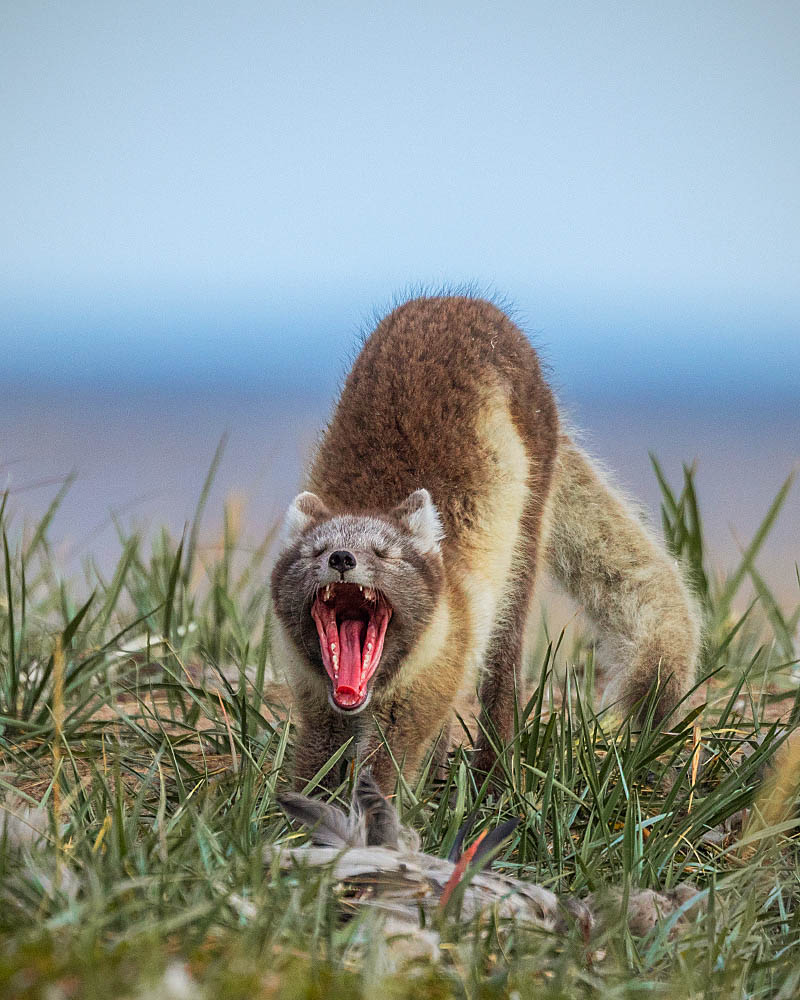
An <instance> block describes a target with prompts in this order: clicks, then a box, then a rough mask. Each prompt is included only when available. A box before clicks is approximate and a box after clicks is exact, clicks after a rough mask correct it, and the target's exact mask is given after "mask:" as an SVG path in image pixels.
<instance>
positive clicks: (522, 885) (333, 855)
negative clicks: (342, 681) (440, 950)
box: [278, 771, 594, 941]
mask: <svg viewBox="0 0 800 1000" xmlns="http://www.w3.org/2000/svg"><path fill="white" fill-rule="evenodd" d="M278 802H279V804H280V806H281V807H282V809H283V810H284V812H285V813H286V814H287V815H288V816H290V817H291V818H292V819H294V820H297V821H298V822H299V823H301V824H303V826H305V827H306V828H307V829H308V830H309V831H310V833H311V843H310V844H308V845H305V846H303V847H290V848H284V849H283V851H282V859H281V860H282V863H283V864H285V865H287V866H288V865H291V864H295V863H296V864H303V865H309V866H312V867H316V866H328V865H329V866H330V867H331V870H332V873H333V877H334V878H335V879H336V880H337V881H339V882H341V883H343V884H344V886H345V887H346V891H347V895H346V902H347V904H348V905H349V906H352V907H359V906H364V905H366V906H370V907H375V908H378V909H380V910H381V911H383V912H384V913H385V914H387V915H388V916H391V917H392V918H393V919H394V921H395V923H396V924H397V922H399V925H402V926H403V927H404V929H405V930H406V931H407V932H411V931H413V930H416V929H418V928H419V923H420V910H422V911H423V912H424V913H425V914H426V915H428V916H433V915H435V914H437V913H442V912H445V911H446V910H447V909H448V907H450V908H456V907H458V911H459V913H460V916H461V918H462V919H464V920H471V919H472V918H474V917H476V916H477V915H478V914H480V913H486V914H489V913H493V914H494V915H496V916H497V917H499V918H500V919H508V918H513V919H514V920H516V921H521V922H524V923H526V924H528V925H530V926H532V927H537V928H541V929H542V930H547V931H553V932H555V933H560V934H566V933H567V932H568V931H569V929H570V928H571V927H572V926H577V928H578V930H579V932H580V934H581V935H582V937H583V938H584V940H586V941H588V939H589V937H590V935H591V931H592V928H593V926H594V918H593V916H592V913H591V911H590V909H589V908H588V907H587V906H586V905H585V904H583V903H582V902H580V901H579V900H577V899H564V898H563V897H562V898H559V897H558V896H556V894H555V893H553V892H551V891H550V890H549V889H545V888H544V887H543V886H540V885H536V884H535V883H532V882H524V881H522V880H521V879H518V878H513V877H512V876H510V875H504V874H501V873H500V872H491V871H487V870H486V868H487V866H488V865H489V864H490V863H491V861H492V859H493V857H494V855H495V851H496V848H498V847H499V846H500V845H501V844H502V843H503V841H504V840H506V839H507V838H508V837H509V836H510V835H511V833H512V832H513V830H514V828H515V827H516V825H517V822H518V821H517V820H511V821H509V822H507V823H504V824H502V825H501V826H499V827H498V828H497V829H495V830H492V831H491V832H488V833H487V832H484V833H483V834H481V835H480V836H479V837H478V838H476V840H475V841H474V842H473V843H472V844H471V845H470V847H469V848H467V849H466V850H463V851H462V844H463V841H464V839H465V836H466V835H467V834H468V832H469V828H470V827H471V825H472V818H469V819H468V820H467V822H466V823H465V824H464V826H462V828H461V830H460V831H459V834H458V836H457V837H456V841H455V843H454V846H453V850H452V851H451V854H450V857H449V858H439V857H436V856H435V855H433V854H426V853H424V852H422V851H420V849H419V837H418V835H417V834H416V832H415V831H413V830H411V829H409V828H408V827H405V826H403V825H402V824H401V823H400V819H399V817H398V815H397V811H396V809H395V808H394V806H393V805H392V804H391V803H390V802H389V801H388V800H387V799H386V798H384V796H383V795H382V793H381V791H380V789H379V788H378V786H377V784H376V782H375V780H374V779H373V777H372V776H371V774H370V773H369V772H368V771H362V772H361V774H360V776H359V778H358V781H357V782H356V785H355V788H354V791H353V799H352V803H351V807H350V812H349V813H347V814H346V813H345V812H344V811H343V810H341V809H339V808H338V806H335V805H332V804H331V803H328V802H322V801H320V800H319V799H312V798H309V797H307V796H305V795H300V794H298V793H294V792H285V793H283V794H282V795H280V796H279V797H278ZM451 901H453V902H451Z"/></svg>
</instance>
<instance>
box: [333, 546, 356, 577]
mask: <svg viewBox="0 0 800 1000" xmlns="http://www.w3.org/2000/svg"><path fill="white" fill-rule="evenodd" d="M355 564H356V557H355V556H354V555H353V553H352V552H348V551H347V549H339V550H338V552H331V554H330V556H329V557H328V565H329V566H330V568H331V569H335V570H336V572H337V573H346V572H347V571H348V570H349V569H352V568H353V567H354V566H355Z"/></svg>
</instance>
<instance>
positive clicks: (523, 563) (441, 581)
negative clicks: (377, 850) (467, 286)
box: [273, 297, 697, 790]
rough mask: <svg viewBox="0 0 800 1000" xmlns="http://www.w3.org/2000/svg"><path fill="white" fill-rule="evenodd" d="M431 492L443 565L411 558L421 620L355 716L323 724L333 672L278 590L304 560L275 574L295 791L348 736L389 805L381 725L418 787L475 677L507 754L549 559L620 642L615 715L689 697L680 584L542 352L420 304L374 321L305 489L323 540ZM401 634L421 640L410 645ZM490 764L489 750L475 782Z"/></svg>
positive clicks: (489, 314) (484, 746) (480, 308)
mask: <svg viewBox="0 0 800 1000" xmlns="http://www.w3.org/2000/svg"><path fill="white" fill-rule="evenodd" d="M421 487H424V488H426V489H427V490H428V491H429V493H430V494H431V496H432V498H433V502H434V504H435V506H436V508H437V510H438V512H439V515H440V518H441V522H442V525H443V528H444V539H443V541H442V543H441V553H440V554H438V552H437V553H436V554H435V556H434V555H432V556H431V557H430V558H426V557H419V556H417V557H416V558H417V559H418V561H419V562H420V566H419V567H417V568H418V570H419V574H420V576H419V580H420V583H419V585H418V586H419V589H420V595H421V596H420V615H417V616H415V614H414V612H413V610H409V611H408V613H406V614H405V616H404V617H403V615H402V609H401V610H400V611H399V612H398V615H397V626H396V629H397V632H396V634H397V636H406V637H407V638H406V639H405V640H404V642H405V646H404V648H402V649H400V648H399V646H398V648H394V649H392V650H391V652H389V638H388V636H389V633H387V647H386V650H387V653H385V655H384V658H383V660H382V661H381V665H380V666H379V667H378V671H377V674H376V677H375V682H374V695H373V698H372V701H371V703H370V709H369V711H367V712H365V713H364V715H363V716H358V717H356V718H346V717H343V716H342V715H341V714H338V713H337V712H336V711H335V710H334V709H332V708H331V707H330V705H329V703H328V700H327V694H326V691H327V688H326V684H327V679H326V677H325V675H324V671H322V670H321V669H320V668H319V666H318V665H317V666H314V664H313V663H312V662H311V660H313V650H312V646H313V637H312V638H309V631H308V630H309V625H308V622H307V621H306V620H305V618H304V617H303V616H305V617H307V612H306V611H305V610H302V611H300V612H298V607H299V606H300V605H299V603H298V600H299V595H298V592H297V591H298V586H294V587H292V586H291V585H290V584H289V583H287V582H286V579H285V578H286V576H287V574H289V573H290V566H291V563H292V559H293V558H296V557H297V552H296V551H294V552H289V553H284V554H283V556H282V557H281V559H280V560H279V561H278V564H277V565H276V569H275V571H274V573H273V594H274V598H275V606H276V612H277V616H278V622H279V624H280V635H281V637H282V638H281V641H280V643H279V650H278V652H279V655H280V654H281V652H283V654H284V655H285V658H286V660H287V666H288V668H289V670H290V673H291V674H292V676H293V680H294V684H295V690H296V695H297V704H298V705H299V711H300V728H299V734H298V747H297V753H296V768H297V773H298V776H299V783H300V784H302V783H303V781H304V780H305V779H307V778H309V777H311V776H312V775H313V774H314V773H315V772H316V771H318V770H319V768H320V767H321V766H322V765H323V764H324V763H325V761H326V760H327V759H328V757H329V756H330V755H331V753H332V752H333V751H334V750H335V749H336V748H337V747H338V746H340V745H341V744H342V742H343V741H344V740H346V739H347V738H349V737H350V736H352V737H353V740H354V745H355V746H356V747H357V750H358V752H359V754H360V755H362V756H365V755H366V756H369V755H372V758H373V770H374V773H375V776H376V779H377V780H378V782H379V784H380V785H381V787H382V788H384V789H385V790H388V789H390V788H391V787H392V786H393V784H394V776H395V772H394V765H393V763H392V761H391V759H390V758H389V757H388V756H387V755H385V754H383V753H382V752H380V749H379V739H378V737H377V730H376V727H375V722H377V723H378V724H379V726H380V728H381V730H382V731H383V733H384V735H385V736H386V739H387V741H388V743H389V746H390V747H391V748H392V752H393V754H394V757H395V758H396V760H397V763H398V764H399V765H400V766H401V768H402V769H403V771H404V772H405V773H406V774H407V775H408V776H412V775H413V774H414V773H415V772H416V771H417V769H418V768H419V765H420V762H421V760H422V757H423V755H424V753H425V752H426V751H427V750H428V749H429V748H430V746H431V743H432V742H433V741H434V740H435V739H436V737H437V735H438V734H439V732H440V731H441V730H442V728H443V727H446V726H447V724H448V723H449V717H450V710H451V706H452V705H453V703H454V701H455V699H456V697H457V696H458V695H459V693H460V692H461V693H463V692H464V691H465V690H466V689H468V688H469V687H470V686H471V685H473V684H474V683H475V682H476V680H477V677H478V674H479V673H480V674H481V686H480V694H481V702H482V706H483V725H484V727H486V728H488V729H489V730H490V731H492V732H495V733H496V734H497V735H498V737H499V738H500V739H501V740H505V739H507V738H508V737H509V736H510V734H511V728H512V724H513V698H514V687H515V684H516V682H517V681H518V679H519V676H520V668H521V663H522V656H523V637H524V634H525V625H526V620H527V613H528V607H529V604H530V599H531V595H532V592H533V588H534V584H535V580H536V573H537V567H538V563H539V560H540V554H541V552H542V551H543V546H546V548H545V551H546V553H547V557H548V561H549V563H550V565H551V566H552V567H553V568H554V569H555V571H556V573H557V575H558V576H559V578H560V579H561V580H562V581H563V582H564V583H565V585H566V586H567V588H568V589H569V590H570V591H572V592H573V593H574V594H576V595H577V596H578V598H579V599H580V600H583V601H584V602H585V603H586V606H587V610H588V611H589V612H590V613H591V614H592V615H593V616H594V617H595V618H596V619H597V621H598V624H599V626H600V627H601V629H602V630H603V631H604V633H607V634H609V635H612V636H613V637H614V638H613V642H612V644H611V646H610V648H611V651H612V652H613V653H614V654H615V656H617V657H618V668H619V670H620V681H619V683H618V685H617V687H618V689H619V696H620V698H622V699H623V700H624V701H625V703H626V704H631V703H632V702H633V701H635V700H636V699H637V698H639V697H640V696H641V695H642V694H643V693H645V692H646V690H647V689H648V688H649V686H650V684H651V683H652V682H653V681H654V680H655V678H656V676H657V675H658V674H659V672H660V675H661V677H662V678H664V679H665V680H666V679H668V681H669V683H668V685H667V687H666V689H665V692H664V697H663V698H662V703H661V706H662V707H661V709H660V711H661V714H662V715H663V714H664V712H665V711H666V710H667V709H668V708H669V707H671V706H672V705H673V704H674V703H675V701H676V700H677V699H678V698H679V697H680V696H681V695H682V694H683V693H684V692H685V690H686V688H687V685H688V683H689V681H690V678H691V676H692V669H693V660H694V656H695V653H696V646H697V622H696V616H695V614H694V612H693V611H692V610H691V602H690V599H689V596H688V594H687V592H686V589H685V587H684V586H683V583H682V580H681V578H680V575H679V573H678V571H677V569H676V568H675V567H674V565H673V564H672V563H671V561H670V560H669V559H668V557H667V556H666V554H665V553H664V552H663V551H662V550H661V548H660V547H659V546H658V545H657V544H656V543H655V542H654V541H653V540H652V539H651V538H650V536H649V535H648V534H647V532H646V531H645V530H644V529H643V528H642V526H641V524H640V523H639V522H638V520H637V519H636V518H635V516H633V515H632V514H631V512H630V510H629V509H628V508H627V506H626V505H625V504H624V501H622V499H621V498H620V497H619V496H617V495H616V494H615V493H614V492H613V490H611V489H610V488H609V487H608V486H607V485H606V484H605V483H604V482H602V480H601V479H600V478H598V475H597V473H596V471H595V470H594V469H593V467H592V466H591V465H590V464H589V462H588V460H587V459H586V457H585V456H584V455H583V454H582V453H581V452H580V451H579V450H578V449H576V448H575V446H574V445H573V444H572V442H571V441H570V439H569V438H568V437H567V436H566V435H565V434H564V433H563V431H562V430H561V428H560V425H559V418H558V413H557V408H556V404H555V401H554V399H553V395H552V393H551V391H550V389H549V387H548V385H547V384H546V382H545V381H544V379H543V377H542V374H541V370H540V366H539V362H538V359H537V356H536V353H535V351H534V349H533V347H532V346H531V344H530V343H529V341H528V340H527V339H526V337H525V336H524V335H523V334H522V333H521V332H520V330H519V329H518V328H517V327H516V326H515V325H514V324H513V323H512V322H511V320H510V319H509V318H508V317H507V316H506V315H504V314H503V313H502V312H501V311H500V310H499V309H498V308H496V307H495V306H493V305H492V304H490V303H489V302H486V301H482V300H479V299H471V298H467V297H437V298H423V299H416V300H413V301H410V302H408V303H406V304H404V305H402V306H400V307H399V308H398V309H395V310H394V311H393V312H392V313H391V314H390V315H389V316H387V317H386V318H385V319H384V320H382V321H381V322H380V323H379V325H378V326H377V328H376V330H375V331H374V332H373V333H372V335H371V336H370V337H369V339H368V340H367V341H366V343H365V344H364V347H363V349H362V351H361V353H360V354H359V356H358V358H357V359H356V361H355V364H354V365H353V368H352V370H351V372H350V374H349V375H348V377H347V381H346V383H345V386H344V389H343V391H342V394H341V398H340V400H339V403H338V405H337V407H336V410H335V412H334V415H333V418H332V420H331V422H330V425H329V427H328V429H327V431H326V433H325V435H324V437H323V439H322V442H321V445H320V448H319V452H318V454H317V456H316V459H315V461H314V463H313V466H312V469H311V471H310V475H309V489H310V490H312V491H313V492H314V493H315V494H316V495H317V497H318V498H319V500H320V501H321V502H322V504H324V507H325V508H327V511H326V513H325V515H323V514H322V513H319V512H317V513H316V514H315V517H316V521H317V522H319V521H321V520H322V519H323V516H328V517H336V516H338V515H343V514H369V515H371V516H373V517H375V516H377V517H378V518H384V519H391V516H392V515H391V513H390V512H391V511H392V510H393V509H394V508H396V506H397V505H398V504H400V503H401V502H402V501H403V499H404V498H405V497H407V496H408V495H409V494H411V493H413V492H414V491H415V490H417V489H419V488H421ZM316 503H317V502H316V501H314V500H313V498H312V507H313V506H314V505H315V504H316ZM320 506H321V505H320ZM548 532H549V543H548V542H546V539H547V537H548ZM409 551H410V552H411V551H413V547H411V549H410V550H409ZM409 558H410V559H412V558H413V556H411V555H409ZM426 564H427V568H426ZM426 574H427V575H426ZM409 599H410V598H409ZM303 607H305V606H303ZM423 609H425V610H424V616H423V614H422V612H423ZM415 617H416V618H419V619H420V620H419V621H418V622H416V624H415ZM423 617H424V620H422V619H423ZM403 622H405V623H406V626H407V627H408V626H409V624H412V625H414V628H413V629H412V630H411V631H406V632H403V628H402V623H403ZM394 627H395V626H394V624H393V623H390V625H389V632H391V630H392V629H393V628H394ZM397 641H398V642H399V641H400V640H399V639H398V640H397ZM675 650H677V651H678V655H677V656H676V655H673V652H674V651H675ZM308 657H310V658H311V659H310V660H308V661H307V660H306V658H308ZM384 660H386V668H385V670H384ZM307 662H308V666H306V663H307ZM492 762H493V756H492V753H491V752H490V749H489V745H488V742H487V741H486V740H485V739H483V738H481V741H480V754H479V760H478V764H479V765H480V766H482V767H484V768H488V767H489V766H490V765H491V764H492Z"/></svg>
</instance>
